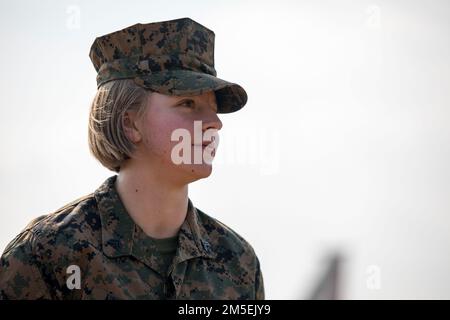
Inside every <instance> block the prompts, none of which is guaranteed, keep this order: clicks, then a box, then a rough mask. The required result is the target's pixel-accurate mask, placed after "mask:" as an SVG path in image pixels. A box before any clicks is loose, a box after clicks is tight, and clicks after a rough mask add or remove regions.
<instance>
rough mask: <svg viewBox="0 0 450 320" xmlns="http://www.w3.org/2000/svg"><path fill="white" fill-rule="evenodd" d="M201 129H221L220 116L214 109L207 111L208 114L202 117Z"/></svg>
mask: <svg viewBox="0 0 450 320" xmlns="http://www.w3.org/2000/svg"><path fill="white" fill-rule="evenodd" d="M202 129H203V132H204V131H206V130H208V129H215V130H217V131H219V130H220V129H222V121H220V118H219V116H218V115H217V113H216V112H215V111H212V110H211V112H208V116H206V117H205V118H204V119H203V124H202Z"/></svg>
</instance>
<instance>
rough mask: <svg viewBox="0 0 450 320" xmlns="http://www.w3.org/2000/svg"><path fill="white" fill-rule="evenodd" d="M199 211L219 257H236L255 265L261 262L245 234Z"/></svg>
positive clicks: (242, 261) (201, 220) (241, 261)
mask: <svg viewBox="0 0 450 320" xmlns="http://www.w3.org/2000/svg"><path fill="white" fill-rule="evenodd" d="M197 212H198V215H199V220H200V222H201V224H202V226H203V228H204V229H205V230H206V232H207V234H208V237H209V240H210V241H211V245H212V247H213V249H215V251H217V252H218V258H219V259H226V258H227V257H230V258H231V257H236V258H238V259H239V260H240V263H245V262H247V263H248V264H249V265H251V266H253V267H256V265H257V264H259V261H258V257H257V255H256V252H255V250H254V248H253V246H252V245H251V244H250V243H249V242H248V241H247V240H246V239H245V238H244V237H243V236H241V235H240V234H239V233H237V232H236V231H235V230H233V229H232V228H231V227H229V226H228V225H226V224H225V223H223V222H221V221H219V220H218V219H216V218H214V217H212V216H210V215H208V214H206V213H205V212H203V211H202V210H199V209H197Z"/></svg>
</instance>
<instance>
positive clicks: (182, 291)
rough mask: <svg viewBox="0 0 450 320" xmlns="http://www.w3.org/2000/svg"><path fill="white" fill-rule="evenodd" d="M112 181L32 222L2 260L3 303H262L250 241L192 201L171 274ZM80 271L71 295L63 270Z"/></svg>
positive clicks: (0, 290) (0, 293) (260, 279)
mask: <svg viewBox="0 0 450 320" xmlns="http://www.w3.org/2000/svg"><path fill="white" fill-rule="evenodd" d="M116 178H117V175H115V176H112V177H109V178H108V179H106V180H105V182H104V183H103V184H102V185H101V186H100V187H99V188H98V189H97V190H96V191H95V192H93V193H91V194H89V195H87V196H84V197H82V198H80V199H77V200H75V201H73V202H71V203H69V204H67V205H66V206H64V207H62V208H60V209H58V210H57V211H55V212H53V213H51V214H48V215H45V216H41V217H39V218H37V219H35V220H33V221H32V222H31V223H30V224H29V225H28V226H27V227H26V228H25V229H24V230H23V231H22V232H21V233H20V234H19V235H18V236H17V237H16V238H15V239H14V240H13V241H12V242H11V243H10V244H9V245H8V246H7V247H6V249H5V251H4V253H3V255H2V257H1V259H0V298H1V299H264V284H263V277H262V273H261V269H260V265H259V260H258V258H257V256H256V254H255V252H254V250H253V248H252V247H251V245H250V244H249V243H247V242H246V241H245V240H244V239H243V238H242V237H241V236H239V235H238V234H237V233H236V232H234V231H233V230H231V229H230V228H229V227H227V226H225V225H224V224H222V223H221V222H219V221H218V220H216V219H214V218H212V217H210V216H208V215H207V214H205V213H203V212H202V211H201V210H198V209H196V208H195V207H194V206H193V204H192V202H191V200H190V199H189V204H188V210H187V216H186V219H185V221H184V223H183V225H182V226H181V229H180V231H179V234H178V248H177V250H176V253H175V256H174V259H173V261H172V265H171V266H170V268H169V270H168V275H164V274H165V270H163V269H162V265H161V263H160V261H158V260H157V259H156V258H155V256H156V255H155V248H154V246H153V245H152V242H151V241H149V238H148V237H147V236H146V235H145V233H144V232H143V231H142V229H141V228H140V227H138V226H137V225H136V224H135V223H134V222H133V220H132V219H131V217H130V216H129V215H128V213H127V211H126V209H125V207H124V205H123V203H122V201H121V200H120V197H119V195H118V193H117V190H116V188H115V185H114V183H115V181H116ZM71 265H76V266H78V267H79V268H80V276H81V277H80V280H81V281H80V284H81V286H80V289H72V290H71V289H69V287H68V286H67V280H68V278H69V277H70V276H71V274H72V273H68V272H67V271H68V269H67V268H68V267H69V266H71Z"/></svg>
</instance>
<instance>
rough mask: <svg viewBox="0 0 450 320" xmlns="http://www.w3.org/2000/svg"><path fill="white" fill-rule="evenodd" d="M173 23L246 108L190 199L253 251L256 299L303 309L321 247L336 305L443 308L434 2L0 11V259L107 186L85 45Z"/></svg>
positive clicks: (443, 181) (443, 36) (443, 203)
mask: <svg viewBox="0 0 450 320" xmlns="http://www.w3.org/2000/svg"><path fill="white" fill-rule="evenodd" d="M182 17H190V18H192V19H194V20H196V21H197V22H199V23H201V24H203V25H204V26H206V27H208V28H210V29H212V30H213V31H214V32H215V34H216V38H215V62H216V65H215V67H216V70H217V71H218V76H219V77H220V78H223V79H226V80H229V81H232V82H236V83H239V84H241V85H242V86H243V87H244V88H245V89H246V91H247V93H248V96H249V100H248V103H247V105H246V106H245V107H244V109H243V110H241V111H240V112H238V113H233V114H229V115H223V116H222V117H221V119H222V121H223V123H224V127H223V129H222V131H221V145H220V148H219V151H218V154H217V158H216V164H215V166H214V172H213V174H212V176H211V177H210V178H208V179H206V180H202V181H199V182H196V183H194V184H192V185H191V186H190V198H191V199H192V200H193V202H194V204H195V205H196V206H197V207H198V208H200V209H202V210H204V211H205V212H206V213H208V214H210V215H212V216H214V217H216V218H217V219H219V220H221V221H223V222H224V223H225V224H227V225H229V226H230V227H232V228H233V229H234V230H235V231H237V232H238V233H240V234H241V235H242V236H244V237H245V238H246V239H247V240H248V241H249V242H250V243H251V244H252V246H253V247H254V249H255V250H256V252H257V254H258V256H259V258H260V261H261V265H262V270H263V274H264V281H265V288H266V297H267V298H269V299H305V298H308V297H309V295H310V293H311V291H312V289H313V288H314V286H315V285H316V283H317V281H318V279H319V277H320V274H321V273H322V272H323V268H324V266H325V264H324V261H325V260H324V259H325V258H326V257H327V256H328V255H329V254H331V253H333V252H338V253H340V254H342V255H343V256H344V258H345V260H344V263H343V265H342V278H341V285H342V286H341V290H340V297H341V298H344V299H362V298H368V299H400V298H406V299H410V298H412V299H416V298H424V299H429V298H446V299H449V298H450V275H449V268H450V255H449V249H450V235H449V234H450V230H449V229H450V217H449V208H450V197H449V191H450V188H449V187H450V179H449V178H450V170H449V165H448V162H449V159H450V153H449V151H450V144H449V142H450V141H449V140H450V126H449V120H450V111H449V108H450V106H449V102H450V90H449V89H450V64H449V58H450V3H449V2H448V1H425V0H423V1H406V0H405V1H281V0H280V1H270V2H263V1H261V0H258V1H220V2H219V1H198V0H195V1H120V2H119V1H117V2H114V1H4V0H3V1H2V2H1V4H0V37H1V43H2V45H1V50H0V70H1V72H0V106H1V117H0V137H1V138H0V147H1V160H0V195H1V202H0V251H3V249H4V247H5V246H6V245H7V243H8V242H9V241H10V240H11V239H12V238H13V237H14V236H15V235H16V234H17V233H18V232H19V231H20V230H21V229H22V228H23V227H24V226H25V225H26V224H27V223H28V222H29V221H30V220H31V219H33V218H34V217H37V216H39V215H42V214H45V213H49V212H52V211H54V210H56V209H58V208H59V207H61V206H63V205H64V204H66V203H67V202H69V201H71V200H74V199H76V198H78V197H80V196H82V195H85V194H88V193H90V192H92V191H94V190H95V189H96V188H97V187H98V186H99V185H100V184H101V183H102V182H103V181H104V180H105V179H106V178H107V177H109V176H111V175H112V174H113V172H110V171H108V170H107V169H104V168H103V167H102V166H101V165H100V164H99V163H98V162H97V161H96V160H95V159H94V158H93V157H92V156H91V155H90V154H89V151H88V145H87V123H88V122H87V121H88V112H89V104H90V102H91V100H92V98H93V96H94V94H95V91H96V82H95V77H96V73H95V70H94V67H93V66H92V64H91V61H90V60H89V57H88V53H89V49H90V45H91V44H92V42H93V40H94V39H95V37H97V36H101V35H103V34H106V33H109V32H112V31H116V30H119V29H122V28H124V27H127V26H130V25H132V24H135V23H138V22H140V23H149V22H156V21H162V20H171V19H176V18H182ZM373 270H375V271H376V272H375V273H376V274H375V275H376V277H377V279H376V281H375V283H376V285H375V286H374V285H373V282H371V281H372V280H373V276H374V273H373ZM371 283H372V285H371Z"/></svg>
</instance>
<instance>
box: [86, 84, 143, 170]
mask: <svg viewBox="0 0 450 320" xmlns="http://www.w3.org/2000/svg"><path fill="white" fill-rule="evenodd" d="M150 94H151V91H150V90H147V89H144V88H142V87H140V86H138V85H137V84H135V83H134V81H133V80H132V79H122V80H113V81H109V82H107V83H105V84H103V85H102V86H101V87H100V88H99V89H98V91H97V93H96V95H95V97H94V100H93V101H92V105H91V110H90V114H89V132H88V143H89V150H90V152H91V154H92V155H93V156H94V157H95V158H96V159H97V160H98V161H100V163H101V164H102V165H103V166H105V167H106V168H108V169H109V170H112V171H115V172H119V171H120V166H121V164H122V162H123V161H125V160H127V159H129V158H130V157H131V154H132V152H133V151H134V148H135V145H134V144H133V142H132V141H130V139H129V138H128V137H127V136H126V134H125V132H124V130H123V118H124V115H125V112H126V111H128V110H135V111H137V113H138V116H139V117H141V116H143V115H144V114H145V110H146V104H147V98H148V97H149V95H150Z"/></svg>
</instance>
